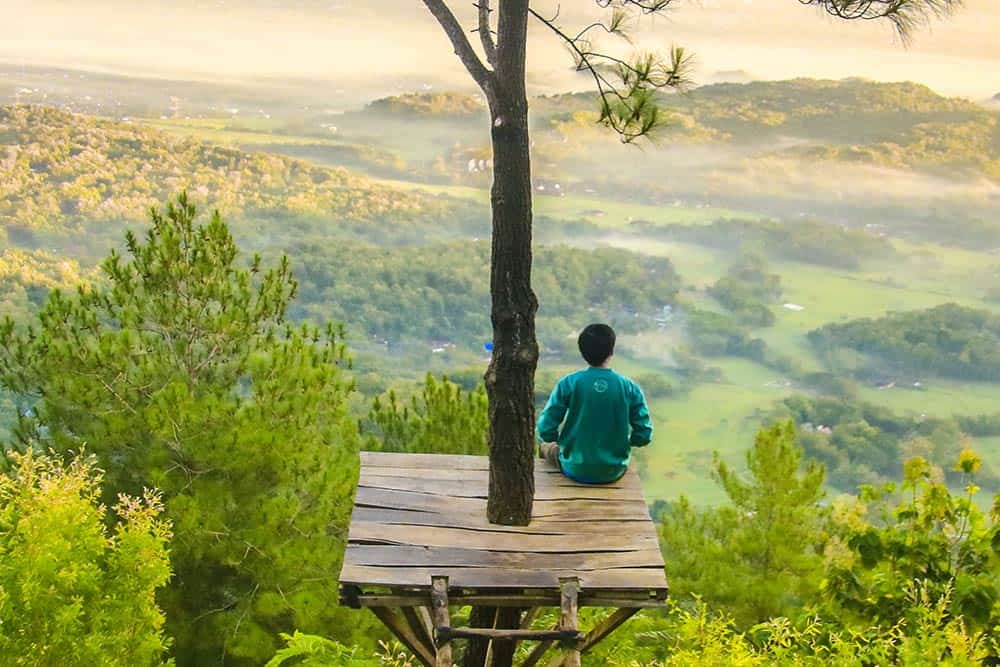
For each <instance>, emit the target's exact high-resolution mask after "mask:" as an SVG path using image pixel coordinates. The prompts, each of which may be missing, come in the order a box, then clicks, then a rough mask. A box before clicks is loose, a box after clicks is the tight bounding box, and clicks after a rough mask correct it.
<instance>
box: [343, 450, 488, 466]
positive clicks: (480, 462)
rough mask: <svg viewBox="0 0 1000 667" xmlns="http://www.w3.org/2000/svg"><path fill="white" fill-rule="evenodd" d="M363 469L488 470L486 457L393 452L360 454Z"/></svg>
mask: <svg viewBox="0 0 1000 667" xmlns="http://www.w3.org/2000/svg"><path fill="white" fill-rule="evenodd" d="M361 466H362V467H364V468H369V467H372V468H375V467H383V468H431V469H436V468H451V469H466V470H489V469H490V459H489V457H488V456H472V455H468V454H401V453H395V452H361Z"/></svg>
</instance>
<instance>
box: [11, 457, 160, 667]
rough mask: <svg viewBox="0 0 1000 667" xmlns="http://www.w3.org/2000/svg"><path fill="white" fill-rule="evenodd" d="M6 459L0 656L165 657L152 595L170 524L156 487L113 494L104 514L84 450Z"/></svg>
mask: <svg viewBox="0 0 1000 667" xmlns="http://www.w3.org/2000/svg"><path fill="white" fill-rule="evenodd" d="M12 463H13V469H12V471H11V475H10V476H3V475H0V664H3V665H5V666H6V665H9V666H11V667H13V666H14V665H25V666H27V665H31V666H33V667H42V666H48V665H51V666H52V667H55V666H59V667H75V666H79V667H90V666H91V665H107V666H108V667H141V666H143V665H145V666H151V665H162V664H166V663H164V654H165V652H166V649H167V647H168V645H169V640H168V639H167V637H166V635H165V634H164V629H163V626H164V617H163V613H162V612H161V611H160V609H159V607H157V604H156V599H155V595H156V592H157V590H159V589H161V588H162V587H163V586H164V584H166V582H167V580H168V579H169V578H170V562H169V559H168V555H167V543H168V541H169V540H170V523H169V522H168V521H166V520H165V519H164V518H163V517H162V514H163V504H162V502H161V500H160V496H159V495H158V494H156V493H154V492H151V491H146V492H144V493H143V495H142V496H140V497H131V496H126V495H121V496H119V497H118V501H117V504H116V505H115V507H114V515H115V519H114V520H112V519H111V517H109V516H107V514H108V511H107V508H106V506H105V505H103V504H101V502H100V499H99V496H100V484H101V477H102V474H101V471H100V470H98V469H97V468H95V467H94V465H93V463H92V462H91V461H90V460H89V459H87V458H85V457H83V456H77V457H75V458H74V459H73V460H72V461H71V462H70V463H68V464H65V465H64V464H63V463H61V462H60V461H59V459H58V458H56V457H52V456H45V455H37V454H32V453H30V452H29V453H27V454H24V455H16V454H15V455H13V456H12ZM109 523H113V525H114V527H113V528H110V529H109V528H108V524H109Z"/></svg>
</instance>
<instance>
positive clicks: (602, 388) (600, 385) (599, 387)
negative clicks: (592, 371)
mask: <svg viewBox="0 0 1000 667" xmlns="http://www.w3.org/2000/svg"><path fill="white" fill-rule="evenodd" d="M607 390H608V381H607V380H594V391H596V392H597V393H598V394H603V393H604V392H606V391H607Z"/></svg>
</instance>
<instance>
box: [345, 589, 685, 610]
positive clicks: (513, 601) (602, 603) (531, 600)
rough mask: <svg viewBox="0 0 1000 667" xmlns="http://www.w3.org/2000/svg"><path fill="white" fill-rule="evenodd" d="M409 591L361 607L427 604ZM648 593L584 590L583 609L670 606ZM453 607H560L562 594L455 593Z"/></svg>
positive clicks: (362, 599) (364, 599)
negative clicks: (560, 595)
mask: <svg viewBox="0 0 1000 667" xmlns="http://www.w3.org/2000/svg"><path fill="white" fill-rule="evenodd" d="M405 588H406V589H407V591H408V592H406V593H404V592H399V593H387V594H384V595H383V594H378V593H366V594H361V595H359V596H358V598H357V599H358V604H359V605H360V606H362V607H416V606H420V605H424V604H427V592H426V590H425V591H422V592H420V593H419V594H415V593H414V592H413V590H412V589H413V588H414V587H412V586H406V587H405ZM653 592H655V591H647V590H638V591H630V590H616V591H596V592H593V593H591V592H588V591H583V592H581V593H580V597H579V603H580V606H581V607H603V608H615V609H617V608H633V607H634V608H636V609H658V608H662V607H664V606H666V603H665V602H663V600H660V599H658V598H656V597H653V596H652V595H651V593H653ZM449 599H450V600H451V602H452V603H453V604H455V605H456V606H462V607H519V608H524V607H528V606H532V605H537V606H544V607H558V606H559V594H558V593H555V592H544V591H532V592H530V593H525V592H524V591H523V590H520V589H519V590H509V591H507V592H505V593H503V594H491V593H485V594H484V593H464V592H463V593H455V594H452V595H451V597H450V598H449Z"/></svg>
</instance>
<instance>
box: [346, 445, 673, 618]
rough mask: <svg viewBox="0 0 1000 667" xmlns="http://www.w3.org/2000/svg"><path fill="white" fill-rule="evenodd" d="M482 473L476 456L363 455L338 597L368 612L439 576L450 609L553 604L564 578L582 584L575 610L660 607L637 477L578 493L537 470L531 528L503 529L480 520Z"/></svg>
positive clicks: (661, 590) (655, 557)
mask: <svg viewBox="0 0 1000 667" xmlns="http://www.w3.org/2000/svg"><path fill="white" fill-rule="evenodd" d="M488 469H489V463H488V459H487V458H486V457H479V456H444V455H434V454H385V453H374V452H363V453H362V455H361V477H360V480H359V483H358V490H357V496H356V498H355V504H354V512H353V515H352V517H351V529H350V537H349V543H348V546H347V551H346V554H345V556H344V566H343V571H342V572H341V575H340V582H341V586H342V588H343V589H344V590H345V593H346V595H345V598H348V601H350V598H351V597H354V598H357V600H356V601H357V602H358V603H359V604H364V599H363V598H364V596H366V594H369V595H374V594H375V593H376V591H377V590H378V589H382V591H383V594H384V592H385V590H388V591H391V592H393V593H395V595H396V596H397V597H400V596H405V595H407V594H410V593H418V594H419V593H423V594H424V596H425V595H426V594H428V593H429V591H430V589H431V577H432V576H441V577H447V578H448V582H449V587H450V588H451V589H453V590H454V591H455V592H454V593H453V594H452V595H451V599H452V601H453V603H458V602H459V601H460V599H461V597H462V595H465V596H477V595H478V596H482V595H489V596H491V597H494V598H503V597H504V596H515V597H516V596H523V595H529V594H531V595H533V596H534V597H535V598H538V599H539V600H540V599H542V598H545V597H546V596H547V597H548V598H549V599H550V600H552V601H554V604H559V582H560V580H562V579H566V578H577V579H578V581H579V584H580V589H581V591H580V604H581V605H599V606H615V607H622V606H628V603H629V601H632V602H634V603H635V604H636V606H655V605H657V604H658V603H660V602H661V601H662V600H664V599H665V597H666V594H667V582H666V579H665V578H664V574H663V557H662V556H661V555H660V550H659V546H658V542H657V536H656V530H655V528H654V526H653V523H652V521H651V520H650V517H649V511H648V509H647V506H646V502H645V500H644V499H643V495H642V489H641V487H640V485H639V478H638V476H637V475H636V474H635V473H634V472H633V471H629V472H628V473H627V474H626V475H625V476H624V477H623V478H622V479H621V480H619V481H618V482H616V483H614V484H608V485H601V486H595V485H585V484H578V483H576V482H573V481H572V480H570V479H568V478H566V477H565V476H564V475H562V474H561V473H560V472H559V471H558V470H555V469H553V468H552V467H550V466H548V465H547V464H545V463H544V462H543V461H538V462H537V464H536V466H535V504H534V519H533V520H532V522H531V525H530V526H527V527H506V526H496V525H492V524H490V523H488V522H487V520H486V490H487V481H488V474H489V473H488ZM359 596H361V597H359ZM421 597H423V596H421ZM609 602H610V603H609ZM421 604H425V602H422V603H421ZM518 604H520V603H518ZM365 606H369V605H365ZM392 606H400V605H398V604H394V605H392Z"/></svg>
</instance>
